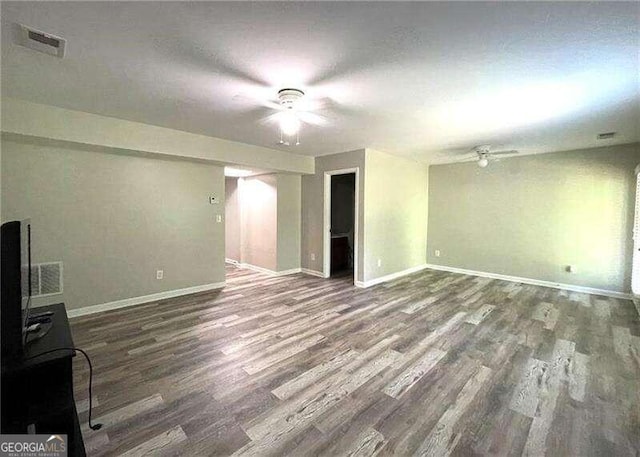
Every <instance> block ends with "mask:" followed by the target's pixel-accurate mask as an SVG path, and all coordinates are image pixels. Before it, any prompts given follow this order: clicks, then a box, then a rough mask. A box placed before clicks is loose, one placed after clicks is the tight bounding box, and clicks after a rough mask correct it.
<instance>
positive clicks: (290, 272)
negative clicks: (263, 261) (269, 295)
mask: <svg viewBox="0 0 640 457" xmlns="http://www.w3.org/2000/svg"><path fill="white" fill-rule="evenodd" d="M236 265H238V267H240V268H246V269H248V270H253V271H257V272H259V273H264V274H267V275H269V276H286V275H293V274H296V273H301V272H302V268H291V269H289V270H282V271H275V270H270V269H268V268H263V267H259V266H257V265H252V264H250V263H236Z"/></svg>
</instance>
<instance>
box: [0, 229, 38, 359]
mask: <svg viewBox="0 0 640 457" xmlns="http://www.w3.org/2000/svg"><path fill="white" fill-rule="evenodd" d="M0 245H1V254H2V259H1V261H0V283H1V286H0V289H1V290H0V293H1V296H0V298H1V300H2V303H1V305H0V322H1V326H2V328H1V329H0V331H1V332H2V333H1V339H2V341H1V345H2V363H3V364H5V363H9V362H11V361H15V360H16V359H20V358H22V357H23V355H24V345H25V343H26V338H27V331H26V329H27V322H28V320H29V308H30V306H31V222H30V221H29V220H28V219H27V220H23V221H11V222H6V223H4V224H2V227H1V232H0Z"/></svg>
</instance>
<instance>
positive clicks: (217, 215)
mask: <svg viewBox="0 0 640 457" xmlns="http://www.w3.org/2000/svg"><path fill="white" fill-rule="evenodd" d="M216 222H218V223H220V222H222V215H220V214H216Z"/></svg>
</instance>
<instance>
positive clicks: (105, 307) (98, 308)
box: [67, 282, 225, 317]
mask: <svg viewBox="0 0 640 457" xmlns="http://www.w3.org/2000/svg"><path fill="white" fill-rule="evenodd" d="M224 285H225V283H224V282H215V283H212V284H203V285H201V286H193V287H186V288H184V289H174V290H167V291H165V292H158V293H156V294H150V295H142V296H140V297H133V298H125V299H124V300H116V301H112V302H108V303H102V304H99V305H92V306H85V307H83V308H77V309H70V310H68V311H67V315H68V316H69V317H78V316H86V315H88V314H94V313H102V312H104V311H111V310H113V309H120V308H127V307H129V306H135V305H141V304H143V303H149V302H153V301H158V300H164V299H166V298H173V297H179V296H181V295H189V294H195V293H197V292H206V291H208V290H214V289H222V288H223V287H224Z"/></svg>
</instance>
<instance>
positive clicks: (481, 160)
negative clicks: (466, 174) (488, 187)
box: [478, 154, 489, 168]
mask: <svg viewBox="0 0 640 457" xmlns="http://www.w3.org/2000/svg"><path fill="white" fill-rule="evenodd" d="M487 165H489V159H487V156H486V155H484V154H482V155H481V156H480V158H479V159H478V166H479V167H480V168H485V167H486V166H487Z"/></svg>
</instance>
